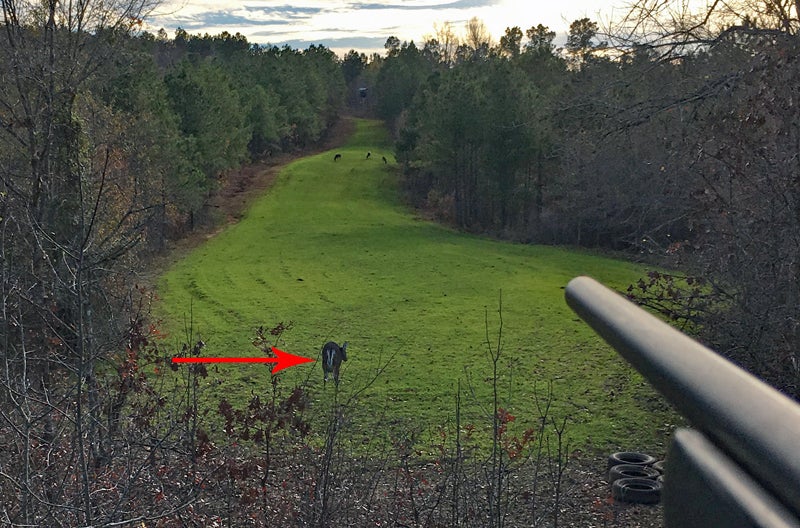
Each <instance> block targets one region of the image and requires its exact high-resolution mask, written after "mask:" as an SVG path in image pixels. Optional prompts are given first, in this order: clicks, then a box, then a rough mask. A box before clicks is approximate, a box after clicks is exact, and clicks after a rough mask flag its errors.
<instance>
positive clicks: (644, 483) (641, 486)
mask: <svg viewBox="0 0 800 528" xmlns="http://www.w3.org/2000/svg"><path fill="white" fill-rule="evenodd" d="M661 488H662V486H661V483H660V482H658V481H657V480H652V479H643V478H622V479H619V480H616V481H614V483H613V484H612V485H611V496H612V497H613V498H614V500H618V501H622V502H632V503H635V504H658V503H659V502H660V501H661Z"/></svg>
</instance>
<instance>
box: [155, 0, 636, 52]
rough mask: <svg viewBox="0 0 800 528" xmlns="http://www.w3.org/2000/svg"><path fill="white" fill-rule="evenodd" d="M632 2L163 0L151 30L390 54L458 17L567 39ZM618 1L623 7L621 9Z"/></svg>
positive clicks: (499, 30) (458, 24)
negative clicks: (392, 41)
mask: <svg viewBox="0 0 800 528" xmlns="http://www.w3.org/2000/svg"><path fill="white" fill-rule="evenodd" d="M625 3H626V2H625V0H621V1H616V2H615V1H614V0H560V1H558V0H238V1H237V0H163V3H162V4H161V5H160V7H159V8H158V9H157V10H156V11H154V12H153V13H152V14H151V15H150V16H149V17H148V18H147V19H146V23H147V29H148V30H149V31H151V32H156V31H158V30H159V29H161V28H163V29H165V30H166V31H167V32H168V33H169V34H170V35H172V34H173V33H174V31H175V29H177V28H179V27H180V28H183V29H184V30H185V31H187V32H188V33H190V34H200V35H202V34H205V33H208V34H210V35H218V34H220V33H222V32H223V31H227V32H228V33H231V34H235V33H241V34H242V35H244V36H245V37H247V40H248V42H250V43H253V44H261V45H277V46H283V45H284V44H288V45H289V46H291V47H293V48H298V49H305V48H307V47H308V46H309V45H311V44H322V45H324V46H326V47H327V48H329V49H331V50H333V51H334V52H336V53H337V54H338V55H339V56H340V57H342V56H344V54H345V53H346V52H347V51H349V50H351V49H355V50H356V51H359V52H364V53H366V54H367V55H370V54H371V53H373V52H377V53H380V54H381V55H384V54H385V50H384V47H383V45H384V44H385V43H386V39H387V38H389V37H391V36H395V37H397V38H398V39H400V41H412V40H413V41H414V42H415V43H422V42H424V41H425V40H426V39H425V38H424V37H426V36H431V35H433V34H434V25H439V26H441V25H442V24H443V23H444V22H450V23H451V24H452V26H453V29H454V30H455V31H456V32H457V34H462V33H463V28H464V26H465V25H466V23H467V21H468V20H469V19H470V18H472V17H478V18H479V19H481V20H482V21H483V22H484V24H486V27H487V28H488V29H489V32H490V33H491V35H492V37H493V39H494V41H495V42H496V41H498V40H499V39H500V37H501V36H502V35H503V34H504V33H505V29H506V28H507V27H513V26H519V27H520V28H521V29H522V31H523V32H524V31H525V30H526V29H527V28H529V27H531V26H535V25H538V24H543V25H545V26H548V27H549V28H550V29H551V30H552V31H556V33H557V37H556V44H558V45H563V42H564V41H566V35H567V32H568V29H569V25H570V23H571V22H572V21H574V20H577V19H579V18H583V17H588V18H590V19H592V20H594V21H597V22H602V21H603V20H607V19H609V18H612V17H614V16H615V15H619V14H621V12H622V11H623V8H622V7H620V6H621V5H622V6H624V5H625ZM614 6H616V7H614Z"/></svg>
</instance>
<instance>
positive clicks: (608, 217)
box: [368, 2, 800, 397]
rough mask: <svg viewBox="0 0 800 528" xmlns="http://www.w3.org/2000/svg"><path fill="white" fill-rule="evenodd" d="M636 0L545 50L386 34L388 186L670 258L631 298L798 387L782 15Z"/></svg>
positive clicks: (791, 84) (789, 80) (517, 32)
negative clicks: (603, 23)
mask: <svg viewBox="0 0 800 528" xmlns="http://www.w3.org/2000/svg"><path fill="white" fill-rule="evenodd" d="M645 4H646V3H641V5H640V4H637V7H636V8H634V9H632V10H631V12H630V14H629V17H628V18H627V19H626V20H627V21H628V23H629V25H630V27H632V28H633V29H630V28H629V27H627V26H625V27H623V26H620V27H618V28H616V29H615V30H614V32H612V33H610V34H608V35H605V36H604V39H608V40H607V41H603V42H601V41H600V39H599V35H598V27H597V25H596V24H595V23H593V22H591V21H590V20H588V19H582V20H577V21H575V22H574V23H573V24H572V25H571V28H570V34H569V37H568V40H567V44H566V47H565V48H564V49H561V50H560V49H556V48H555V46H554V44H553V38H554V36H555V35H554V33H553V32H551V31H550V30H549V29H548V28H546V27H543V26H534V27H531V28H530V29H528V30H527V31H525V32H524V36H523V31H522V30H521V29H520V28H518V27H514V28H509V29H507V30H506V33H505V35H504V36H503V37H502V38H501V39H500V41H499V43H497V44H492V43H491V40H490V38H489V37H488V33H486V32H485V30H482V28H481V24H480V23H479V22H478V21H475V20H473V21H471V22H470V24H469V25H468V26H467V28H466V31H465V35H466V36H465V37H462V38H461V39H458V38H455V37H454V36H453V32H452V28H449V27H447V26H445V27H444V28H440V31H439V32H438V33H437V35H435V36H434V37H433V38H430V39H429V40H427V41H426V43H425V44H424V46H422V47H417V46H416V45H415V44H414V43H413V42H412V43H402V44H400V43H398V42H397V41H396V39H390V40H389V41H388V42H387V50H388V53H387V57H386V58H385V59H384V60H383V61H382V63H381V65H380V69H379V71H378V72H377V74H372V78H373V79H374V90H373V91H374V93H375V95H376V98H377V99H378V100H377V101H376V102H375V108H376V111H377V112H378V113H379V115H381V116H382V117H383V118H385V119H387V120H388V121H389V122H390V123H392V125H393V127H394V130H395V133H396V137H397V156H398V160H399V161H400V162H401V163H402V169H403V179H404V184H405V187H406V189H407V191H408V194H409V197H410V199H411V200H412V201H413V202H414V203H415V204H416V205H417V206H418V207H421V208H424V209H427V210H429V211H430V212H431V213H432V214H434V215H436V216H437V217H438V218H440V219H442V220H444V221H446V222H450V223H452V224H453V225H456V226H458V227H460V228H463V229H467V230H471V231H476V232H483V233H489V234H494V235H499V236H502V237H506V238H510V239H514V240H519V241H525V242H532V243H547V244H568V245H578V246H584V247H592V248H604V249H612V250H623V251H628V252H634V253H635V254H637V255H640V256H642V257H644V258H646V259H647V260H648V261H650V262H654V263H657V264H660V265H662V266H667V267H672V268H673V269H680V270H683V272H682V273H681V274H680V275H681V276H672V275H664V274H659V273H653V274H652V275H651V276H650V277H646V278H644V279H643V280H642V281H640V282H639V283H638V284H637V285H632V287H631V289H630V291H629V293H630V294H631V296H632V297H633V298H636V299H637V300H638V301H639V302H642V303H644V304H647V305H649V306H651V307H653V308H655V309H658V310H660V311H662V312H664V313H665V314H666V315H667V316H668V317H670V318H672V319H673V320H674V321H675V322H676V324H679V325H680V326H681V327H682V328H684V329H686V330H688V331H691V332H695V333H697V335H699V336H700V337H701V338H702V339H704V340H705V341H706V342H707V343H708V344H710V345H711V346H712V347H713V348H715V349H717V350H719V351H720V352H722V353H724V354H726V355H728V356H730V357H732V358H734V359H735V360H736V361H738V362H739V363H741V364H743V365H744V366H746V367H747V368H749V369H750V370H751V371H753V372H755V373H756V374H758V375H759V376H761V377H762V378H764V379H766V380H767V381H769V382H770V383H772V384H773V385H775V386H777V387H779V388H781V389H783V390H784V391H786V392H787V393H788V394H791V395H793V396H795V397H797V396H798V395H800V358H798V356H797V350H800V324H799V323H798V321H800V302H799V301H800V239H798V236H797V233H800V215H798V208H800V162H799V160H800V158H798V154H797V145H798V144H800V128H799V127H798V126H797V123H798V122H800V109H799V107H798V104H797V101H798V91H797V87H798V86H800V61H798V57H800V54H798V51H800V44H799V43H798V39H797V34H798V29H799V26H800V25H799V24H798V22H797V20H798V18H797V14H796V13H795V12H794V8H793V7H792V6H791V5H789V4H786V5H784V6H783V9H781V10H776V9H766V8H764V9H763V10H754V9H750V8H752V7H753V5H755V4H757V5H759V6H760V5H761V3H758V2H757V3H751V4H753V5H751V4H748V5H749V6H750V8H747V6H744V5H743V6H739V7H740V8H741V11H740V12H736V11H735V10H734V8H735V7H736V6H738V4H730V5H728V6H726V7H724V8H722V7H719V6H717V5H716V4H715V5H714V6H711V7H709V11H707V12H703V13H700V14H699V15H696V16H693V17H690V16H688V15H687V13H686V12H681V11H675V12H671V11H669V9H671V7H670V5H669V3H665V4H664V5H662V6H661V7H659V8H658V9H655V8H652V6H650V7H651V8H649V9H648V8H647V6H646V5H645ZM764 4H765V5H766V4H768V3H767V2H765V3H764ZM769 4H770V5H772V3H769ZM782 5H783V4H782ZM723 9H724V10H723ZM665 20H670V21H671V22H669V24H666V23H665V22H664V21H665ZM668 28H669V30H668ZM637 31H639V32H640V33H638V34H637V33H636V32H637ZM368 73H369V72H368Z"/></svg>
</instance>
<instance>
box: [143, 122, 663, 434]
mask: <svg viewBox="0 0 800 528" xmlns="http://www.w3.org/2000/svg"><path fill="white" fill-rule="evenodd" d="M357 124H358V127H357V132H356V133H355V135H354V137H353V138H352V139H351V141H350V142H349V143H348V144H347V145H346V146H344V147H343V148H340V149H336V150H335V151H331V152H326V153H323V154H320V155H316V156H312V157H308V158H304V159H302V160H299V161H297V162H295V163H292V164H291V165H289V166H288V167H287V168H286V169H285V170H284V171H283V172H282V174H281V175H280V177H279V180H278V182H277V183H276V185H275V186H274V187H273V189H272V190H271V191H270V192H269V193H268V194H267V195H266V196H264V197H263V198H262V199H260V200H259V201H257V202H256V203H255V204H254V205H253V206H252V207H251V208H250V209H249V211H248V212H247V214H246V215H245V217H244V218H243V219H242V220H241V221H240V222H239V223H238V224H236V225H233V226H231V227H230V228H228V229H226V230H224V231H223V232H222V233H220V234H219V235H217V236H215V237H214V238H212V239H211V240H209V241H208V242H207V243H205V244H204V245H202V246H201V247H199V248H197V249H196V250H195V251H193V252H192V253H191V254H190V255H188V256H187V257H186V258H185V259H183V260H181V261H180V262H178V263H176V264H175V265H174V266H173V267H171V269H169V270H168V271H167V272H166V273H165V274H164V275H163V277H162V278H161V280H160V282H159V287H158V289H159V293H160V296H161V299H162V301H161V303H160V304H159V306H158V312H159V314H160V315H161V316H162V318H163V320H164V324H165V327H166V329H167V330H168V331H171V332H172V333H173V335H177V337H176V339H177V338H178V337H180V336H181V335H183V334H182V328H183V327H184V325H185V321H186V320H187V319H189V318H190V317H191V320H192V322H193V328H194V331H195V332H196V333H199V334H200V335H202V338H203V339H204V340H205V342H206V343H207V348H206V351H205V353H206V354H207V355H209V356H221V355H241V356H244V355H257V354H258V350H256V349H255V348H254V347H253V346H252V345H251V344H250V341H251V339H252V337H253V336H254V329H255V328H257V327H258V326H260V325H264V326H265V327H271V326H273V325H274V324H276V323H277V322H279V321H293V322H294V328H293V329H292V330H291V331H290V332H288V333H287V334H285V336H284V337H285V343H284V346H285V349H286V350H287V351H288V352H291V353H294V354H299V355H305V356H309V357H316V356H318V354H319V350H320V348H321V346H322V344H323V343H324V342H326V341H327V340H335V341H337V342H340V343H341V342H342V341H344V340H348V341H349V342H350V347H349V349H348V350H349V354H348V355H349V358H350V360H349V361H348V362H347V363H345V364H344V365H343V367H344V368H343V370H342V378H343V381H342V384H341V387H340V390H341V392H343V393H345V394H347V393H348V392H350V391H352V390H355V389H356V388H357V387H360V386H361V385H362V384H363V383H364V382H365V380H366V379H368V378H369V376H370V375H371V373H372V372H374V369H375V368H376V366H377V364H378V362H379V361H381V360H386V359H387V358H388V357H390V356H392V355H393V356H394V359H393V361H392V363H391V365H390V366H389V368H388V370H387V372H386V373H385V374H383V375H382V376H381V378H380V379H379V380H378V382H377V383H376V384H374V385H373V386H372V387H370V389H369V390H368V391H366V392H365V393H364V394H363V395H361V396H360V403H361V405H360V407H359V408H360V411H359V413H358V415H357V416H356V422H358V424H357V426H358V427H360V428H361V429H362V430H363V432H364V435H365V436H369V435H374V434H376V431H378V430H379V429H381V427H382V425H383V424H384V423H392V424H395V425H398V424H399V425H401V426H402V427H403V428H405V429H406V430H409V429H414V430H418V431H422V432H423V433H424V432H431V431H433V430H435V428H436V427H437V426H439V425H442V424H446V423H449V422H451V421H452V418H451V417H452V415H453V409H454V403H453V402H454V396H455V392H456V386H457V382H458V380H459V379H460V380H461V381H462V385H463V386H467V381H468V380H471V384H472V387H473V389H474V393H475V395H476V396H477V400H478V401H480V402H481V403H482V404H483V405H486V404H487V403H488V402H489V401H490V400H489V395H490V389H491V386H490V384H489V383H488V382H487V378H488V377H489V374H490V372H491V368H490V367H491V364H490V361H489V358H488V354H487V346H486V333H485V326H484V321H485V318H486V315H487V313H488V320H489V327H490V328H489V330H490V334H491V336H492V337H491V339H492V341H493V342H494V341H495V340H496V331H497V328H498V313H497V307H498V299H499V296H500V292H501V290H502V304H503V310H502V316H503V356H502V358H501V360H500V363H501V365H502V366H503V369H502V370H503V373H502V378H501V379H500V385H499V386H500V389H501V397H502V398H503V399H504V401H505V406H506V407H508V408H509V409H511V411H512V413H513V414H515V415H517V416H518V421H519V422H520V423H523V424H524V423H525V422H528V423H531V422H532V421H533V420H535V419H536V417H537V415H536V412H535V408H534V403H533V396H534V391H535V390H536V388H537V387H538V389H539V390H540V391H541V390H543V389H544V388H545V387H546V385H547V383H548V382H550V381H552V384H553V391H554V394H555V399H556V402H555V404H554V407H553V415H554V416H556V417H559V416H565V415H569V416H571V422H570V425H569V432H568V436H570V437H571V439H572V444H573V445H575V446H576V447H581V448H591V447H594V448H597V449H615V448H621V449H637V448H638V449H644V448H649V449H658V447H659V446H660V445H661V443H662V441H663V428H664V427H663V426H664V424H665V423H667V422H669V421H671V420H674V417H673V416H672V415H671V414H670V413H669V412H668V411H667V410H666V409H665V408H664V405H663V403H662V401H661V400H660V399H659V398H657V397H656V396H655V395H654V394H653V392H652V391H651V390H650V389H649V388H648V386H647V385H646V384H645V383H644V382H643V381H642V380H641V378H640V377H639V376H638V375H637V374H636V373H635V372H633V371H632V370H631V369H630V368H629V367H628V366H627V364H626V363H624V361H623V360H622V359H620V358H618V356H617V355H616V354H615V353H614V352H613V351H612V350H611V349H610V348H608V347H607V346H605V345H604V344H603V343H602V342H601V340H600V339H599V338H598V337H596V336H595V335H594V334H593V333H592V332H591V330H590V329H589V328H588V327H587V326H586V325H585V324H583V323H582V322H580V321H579V320H578V319H577V317H576V316H575V315H574V314H573V313H572V312H571V311H570V310H569V308H568V307H567V306H566V304H565V302H564V297H563V294H564V290H563V288H564V286H565V285H566V283H567V282H568V281H569V279H571V278H572V277H574V276H576V275H582V274H586V275H591V276H593V277H595V278H597V279H598V280H600V281H602V282H603V283H605V284H607V285H610V286H612V287H615V286H616V287H624V286H626V285H627V284H629V283H631V282H633V281H635V280H636V279H637V278H638V277H640V276H641V275H642V273H643V270H642V269H641V268H640V267H638V266H635V265H632V264H630V263H626V262H622V261H617V260H612V259H608V258H603V257H598V256H594V255H591V254H587V253H584V252H578V251H570V250H567V249H560V248H553V247H542V246H527V245H519V244H510V243H504V242H498V241H493V240H488V239H484V238H480V237H475V236H469V235H465V234H461V233H456V232H453V231H451V230H449V229H446V228H444V227H442V226H439V225H436V224H433V223H430V222H427V221H422V220H420V219H417V218H415V217H414V216H413V215H412V214H411V213H409V212H408V211H407V210H406V209H405V208H404V207H402V206H401V205H400V203H399V201H398V197H397V190H396V185H395V175H394V168H393V166H392V163H391V160H392V159H393V157H392V156H391V153H390V144H389V141H388V138H387V137H386V135H385V132H384V131H383V130H382V128H381V126H380V124H378V123H376V122H371V121H359V122H358V123H357ZM367 151H370V152H371V153H372V156H371V159H369V160H367V159H365V158H366V153H367ZM334 153H341V154H342V159H341V160H339V161H336V162H334V161H333V156H334ZM384 155H385V156H386V157H387V158H389V160H390V163H389V164H388V165H385V164H384V163H383V162H382V161H381V156H384ZM190 311H191V316H190V315H189V313H190ZM210 370H211V372H212V374H211V376H209V379H208V380H207V383H208V387H207V391H206V393H207V397H208V398H209V399H211V400H212V401H213V400H214V399H216V398H219V397H220V396H222V395H224V396H226V397H228V398H230V399H234V400H236V399H238V400H239V401H244V400H245V399H246V398H248V397H249V396H250V394H251V391H261V390H267V387H268V383H267V379H268V376H269V372H268V367H265V366H263V367H262V366H258V367H255V366H224V367H223V366H220V367H215V368H213V369H210ZM281 375H282V376H284V377H285V378H286V379H287V381H290V382H293V381H297V380H299V379H301V378H305V377H308V376H310V377H311V378H310V379H311V381H312V387H313V388H314V389H315V390H316V392H315V395H314V397H315V399H316V400H317V401H325V400H326V399H329V398H330V396H331V392H332V389H331V387H328V388H327V389H326V390H323V383H322V373H321V369H320V367H319V365H318V364H310V365H303V366H300V367H296V368H293V369H290V370H288V371H286V372H285V373H284V374H281ZM478 401H476V399H474V398H472V397H471V396H465V397H464V398H463V406H464V409H463V415H464V420H465V421H475V422H480V421H481V416H482V414H481V409H480V404H479V403H478Z"/></svg>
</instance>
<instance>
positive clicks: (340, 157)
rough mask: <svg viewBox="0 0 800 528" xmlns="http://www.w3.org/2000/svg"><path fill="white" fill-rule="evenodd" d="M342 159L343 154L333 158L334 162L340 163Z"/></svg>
mask: <svg viewBox="0 0 800 528" xmlns="http://www.w3.org/2000/svg"><path fill="white" fill-rule="evenodd" d="M340 159H342V155H341V154H337V155H335V156H334V157H333V161H339V160H340Z"/></svg>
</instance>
